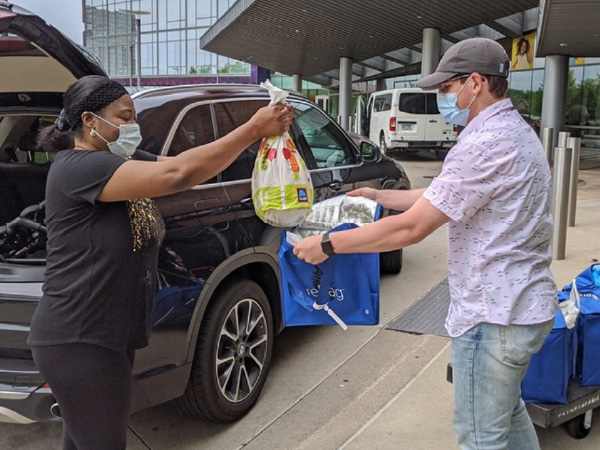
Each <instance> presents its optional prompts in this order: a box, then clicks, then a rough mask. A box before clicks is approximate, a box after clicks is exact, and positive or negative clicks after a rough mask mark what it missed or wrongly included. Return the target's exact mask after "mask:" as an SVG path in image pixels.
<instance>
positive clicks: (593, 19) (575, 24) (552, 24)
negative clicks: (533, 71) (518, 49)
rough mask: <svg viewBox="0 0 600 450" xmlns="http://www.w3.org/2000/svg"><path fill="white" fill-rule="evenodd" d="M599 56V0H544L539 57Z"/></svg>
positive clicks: (540, 22)
mask: <svg viewBox="0 0 600 450" xmlns="http://www.w3.org/2000/svg"><path fill="white" fill-rule="evenodd" d="M548 55H569V56H590V57H591V56H600V0H542V1H540V20H539V25H538V45H537V56H548Z"/></svg>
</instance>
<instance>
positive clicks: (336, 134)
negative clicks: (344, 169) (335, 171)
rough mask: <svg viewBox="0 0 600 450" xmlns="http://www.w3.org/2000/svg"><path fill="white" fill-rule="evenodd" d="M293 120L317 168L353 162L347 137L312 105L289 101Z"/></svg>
mask: <svg viewBox="0 0 600 450" xmlns="http://www.w3.org/2000/svg"><path fill="white" fill-rule="evenodd" d="M290 104H291V105H292V108H293V111H294V120H295V122H296V124H297V125H298V128H300V131H301V132H302V134H303V136H304V140H305V141H306V143H307V144H308V146H309V150H310V152H311V154H312V157H313V158H314V160H315V163H316V165H317V167H318V168H324V167H338V166H344V165H348V164H352V163H353V162H354V158H353V154H354V152H353V151H352V147H351V145H350V143H349V142H348V139H347V138H346V137H345V136H344V134H343V133H342V132H341V131H340V129H339V128H338V127H337V126H336V125H335V123H333V121H332V120H331V119H330V118H329V117H328V116H326V115H325V114H323V113H322V112H321V111H319V110H318V109H317V108H315V107H314V106H312V105H308V104H304V103H296V102H290Z"/></svg>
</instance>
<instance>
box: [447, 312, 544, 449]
mask: <svg viewBox="0 0 600 450" xmlns="http://www.w3.org/2000/svg"><path fill="white" fill-rule="evenodd" d="M552 324H553V321H550V322H546V323H543V324H537V325H510V326H502V325H494V324H489V323H482V324H479V325H477V326H476V327H474V328H472V329H470V330H469V331H467V332H466V333H465V334H463V335H462V336H459V337H458V338H453V339H452V352H451V355H452V356H451V360H452V374H453V385H454V430H455V432H456V434H457V437H458V443H459V445H460V448H461V449H463V450H483V449H485V450H492V449H509V450H539V448H540V446H539V443H538V439H537V435H536V433H535V429H534V428H533V424H532V423H531V419H530V418H529V415H528V414H527V410H526V409H525V403H524V402H523V400H521V381H522V380H523V377H524V376H525V373H526V372H527V367H528V366H529V361H530V359H531V355H533V354H534V353H535V352H537V351H538V350H539V349H540V347H541V346H542V343H543V342H544V339H545V337H546V335H547V334H548V333H549V332H550V330H551V329H552Z"/></svg>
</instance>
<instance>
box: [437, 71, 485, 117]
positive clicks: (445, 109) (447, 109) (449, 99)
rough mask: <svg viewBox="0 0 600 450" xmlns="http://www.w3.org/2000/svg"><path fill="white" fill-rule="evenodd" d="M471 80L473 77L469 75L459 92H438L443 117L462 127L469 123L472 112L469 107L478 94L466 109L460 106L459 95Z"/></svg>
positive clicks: (438, 102) (438, 103) (439, 106)
mask: <svg viewBox="0 0 600 450" xmlns="http://www.w3.org/2000/svg"><path fill="white" fill-rule="evenodd" d="M469 81H471V77H469V79H468V80H467V81H466V83H465V84H463V85H462V87H461V88H460V89H459V90H458V92H452V93H443V92H438V94H437V107H438V110H439V111H440V114H441V115H442V117H443V118H444V119H445V120H446V121H447V122H450V123H453V124H454V125H459V126H461V127H464V126H465V125H466V124H467V122H468V120H469V113H470V110H469V108H470V107H471V105H472V104H473V102H474V101H475V97H477V95H475V96H474V97H473V99H472V100H471V103H469V106H467V107H466V108H465V109H460V108H459V107H458V95H459V94H460V93H461V91H462V90H463V89H464V88H465V86H466V85H467V84H468V83H469Z"/></svg>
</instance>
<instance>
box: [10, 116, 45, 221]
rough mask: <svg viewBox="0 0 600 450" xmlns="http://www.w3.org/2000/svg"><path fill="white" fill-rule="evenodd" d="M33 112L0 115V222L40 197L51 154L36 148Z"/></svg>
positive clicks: (37, 123) (36, 121) (36, 123)
mask: <svg viewBox="0 0 600 450" xmlns="http://www.w3.org/2000/svg"><path fill="white" fill-rule="evenodd" d="M43 121H47V120H46V117H40V116H37V115H29V114H28V115H4V116H3V115H0V226H3V225H5V224H6V223H8V222H10V221H12V220H14V219H15V218H17V217H18V216H19V215H20V214H21V213H23V212H24V211H25V210H26V209H27V208H28V207H30V206H33V205H37V204H39V203H40V202H41V201H43V200H44V193H45V189H46V178H47V176H48V170H49V167H50V162H51V160H52V155H50V154H46V153H45V152H38V151H36V139H37V134H38V132H39V129H40V126H41V125H40V122H43Z"/></svg>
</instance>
